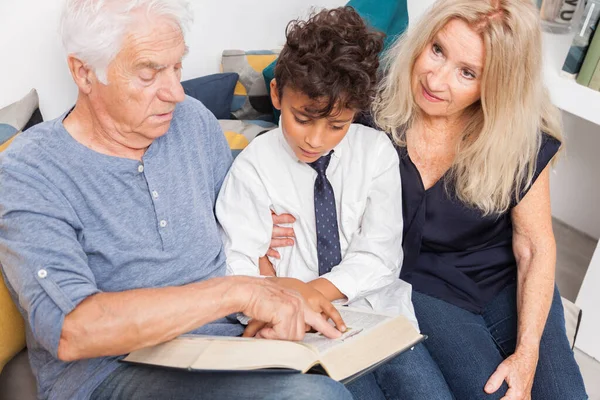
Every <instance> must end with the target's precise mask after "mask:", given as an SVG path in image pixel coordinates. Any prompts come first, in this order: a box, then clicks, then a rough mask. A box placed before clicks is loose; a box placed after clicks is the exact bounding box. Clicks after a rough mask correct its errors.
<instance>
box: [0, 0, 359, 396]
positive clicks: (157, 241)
mask: <svg viewBox="0 0 600 400" xmlns="http://www.w3.org/2000/svg"><path fill="white" fill-rule="evenodd" d="M189 15H190V11H189V8H188V6H187V5H186V3H185V2H184V1H183V0H104V1H102V0H68V1H67V5H66V9H65V12H64V14H63V20H62V35H63V41H64V44H65V47H66V50H67V53H68V54H69V56H68V65H69V69H70V72H71V74H72V76H73V80H74V81H75V83H76V85H77V87H78V88H79V96H78V99H77V103H76V105H75V107H74V108H73V109H71V110H70V111H68V112H66V113H65V114H63V115H62V116H60V117H59V118H57V119H56V120H53V121H49V122H45V123H43V124H41V125H38V126H36V127H35V128H32V129H31V130H29V131H28V132H26V133H24V134H22V135H21V136H20V137H19V138H18V139H17V140H15V142H14V143H13V144H12V146H11V147H10V148H9V150H8V151H7V152H5V153H4V154H3V155H2V158H1V164H0V187H2V196H1V197H0V262H1V263H2V265H3V272H4V275H5V278H6V282H7V285H8V286H9V290H10V291H11V294H12V295H13V298H14V300H15V302H16V303H17V304H18V306H19V308H20V311H21V313H22V314H23V316H24V317H25V321H26V324H27V343H28V347H29V354H30V360H31V365H32V367H33V370H34V373H35V375H36V377H37V381H38V386H39V398H41V399H61V400H64V399H88V398H92V399H163V398H169V399H204V398H218V399H226V398H236V399H245V398H248V399H250V398H252V399H254V398H311V399H312V398H323V399H338V398H339V399H342V398H344V399H345V398H349V397H350V395H349V393H348V392H347V391H346V389H345V388H344V387H343V385H341V384H339V383H337V382H334V381H332V380H330V379H329V378H326V377H322V376H311V375H300V374H283V373H268V374H267V373H252V374H233V373H217V374H210V373H206V374H192V373H187V372H185V371H184V372H179V371H170V370H162V369H152V368H145V367H140V366H131V365H125V364H119V363H118V360H119V359H120V358H121V357H122V355H123V354H126V353H128V352H131V351H133V350H135V349H139V348H142V347H145V346H149V345H154V344H157V343H161V342H164V341H166V340H170V339H172V338H174V337H176V336H178V335H180V334H183V333H186V332H196V333H205V334H213V335H239V334H241V333H242V330H243V329H242V326H241V325H239V324H238V323H237V322H236V321H235V320H234V318H226V317H227V316H228V315H230V314H232V313H236V312H243V313H245V314H247V315H249V316H250V317H253V318H255V319H258V320H262V321H265V322H267V323H268V324H269V325H268V328H266V329H265V330H264V331H263V332H262V336H263V337H267V338H274V339H292V340H293V339H300V338H302V336H303V335H304V332H305V324H308V325H312V326H313V327H314V328H315V329H317V330H320V331H321V332H322V333H324V334H326V335H328V336H331V337H336V336H337V335H339V332H337V331H336V330H335V329H334V328H333V327H332V326H331V325H329V324H328V323H327V322H325V320H324V319H323V318H322V317H321V316H320V315H319V314H317V313H315V312H313V311H311V310H310V309H309V308H307V307H306V306H305V304H304V302H303V301H302V299H301V297H300V296H299V295H297V294H296V293H294V292H291V291H287V290H286V289H284V288H282V287H280V286H278V285H277V284H276V283H273V282H272V281H270V280H267V279H253V278H247V277H223V276H224V274H225V258H224V254H223V249H222V245H221V241H220V236H219V233H218V228H217V223H216V220H215V217H214V214H213V207H214V203H215V197H216V195H217V193H218V191H219V188H220V186H221V183H222V181H223V179H224V177H225V174H226V172H227V170H228V168H229V166H230V163H231V155H230V151H229V149H228V147H227V144H226V142H225V140H224V137H223V134H222V132H221V130H220V128H219V125H218V123H217V121H216V120H215V118H214V117H213V116H212V115H211V114H210V113H209V112H208V111H207V110H206V108H204V107H203V106H202V105H201V104H200V103H199V102H197V101H195V100H193V99H191V98H186V97H185V95H184V93H183V90H182V87H181V85H180V83H179V80H180V75H181V61H182V58H183V56H184V55H185V53H186V51H187V49H186V46H185V42H184V36H183V33H184V31H185V29H184V28H185V26H186V24H188V23H189ZM324 301H325V300H324ZM330 306H331V305H330V304H325V303H324V307H330Z"/></svg>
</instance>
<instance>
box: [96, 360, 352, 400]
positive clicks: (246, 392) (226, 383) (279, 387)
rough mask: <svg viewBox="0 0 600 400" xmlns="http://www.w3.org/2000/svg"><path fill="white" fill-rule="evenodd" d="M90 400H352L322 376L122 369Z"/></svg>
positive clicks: (334, 383) (128, 366) (148, 368)
mask: <svg viewBox="0 0 600 400" xmlns="http://www.w3.org/2000/svg"><path fill="white" fill-rule="evenodd" d="M91 399H92V400H109V399H110V400H142V399H143V400H167V399H168V400H201V399H211V400H212V399H219V400H227V399H235V400H244V399H248V400H256V399H269V400H275V399H277V400H280V399H281V400H282V399H306V400H309V399H310V400H313V399H314V400H330V399H331V400H352V395H351V394H350V393H349V392H348V390H347V389H346V388H345V387H344V385H342V384H341V383H338V382H336V381H334V380H332V379H330V378H328V377H326V376H323V375H305V374H298V373H292V374H289V373H279V372H264V373H263V372H252V373H230V372H219V373H208V372H207V373H203V372H201V373H197V372H189V371H185V370H174V369H163V368H153V367H145V366H141V365H122V366H120V367H119V368H118V369H116V370H115V371H114V372H113V373H112V374H111V375H109V377H108V378H107V379H106V380H105V381H104V382H102V383H101V384H100V386H99V387H98V388H97V389H96V390H95V391H94V393H93V394H92V397H91Z"/></svg>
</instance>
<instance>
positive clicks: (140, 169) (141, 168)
mask: <svg viewBox="0 0 600 400" xmlns="http://www.w3.org/2000/svg"><path fill="white" fill-rule="evenodd" d="M138 172H139V173H142V172H144V166H143V165H138Z"/></svg>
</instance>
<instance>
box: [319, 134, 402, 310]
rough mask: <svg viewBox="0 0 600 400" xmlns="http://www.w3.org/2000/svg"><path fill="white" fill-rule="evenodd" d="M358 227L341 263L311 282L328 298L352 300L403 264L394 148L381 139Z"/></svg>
mask: <svg viewBox="0 0 600 400" xmlns="http://www.w3.org/2000/svg"><path fill="white" fill-rule="evenodd" d="M382 139H384V140H385V142H382V143H381V145H380V147H381V150H380V152H379V154H378V157H377V160H380V161H378V164H379V165H378V169H377V171H376V173H375V174H374V177H373V180H372V182H371V185H370V186H369V188H368V191H369V193H368V196H367V205H366V208H365V212H364V214H363V217H362V223H361V226H360V228H359V230H358V232H356V233H355V234H354V236H353V237H352V241H351V242H350V245H349V246H348V250H347V251H346V254H345V255H344V257H343V259H342V262H341V263H340V264H339V265H338V266H336V267H334V268H333V269H332V270H331V272H329V273H327V274H325V275H323V276H321V277H320V278H318V279H316V280H315V281H313V282H311V283H310V284H311V286H313V287H314V288H315V289H317V290H319V291H320V292H321V293H323V295H324V296H325V297H327V299H329V300H330V301H333V300H337V299H343V298H347V299H348V301H349V302H352V301H353V300H354V299H356V298H358V297H363V296H365V295H367V294H369V293H372V292H374V291H376V290H378V289H380V288H382V287H384V286H386V285H388V284H390V283H392V282H394V281H395V280H396V279H398V277H399V274H400V266H401V264H402V254H403V253H402V229H403V224H402V187H401V183H400V170H399V160H398V154H397V153H396V150H395V149H394V148H393V146H392V145H391V143H390V142H389V140H387V138H382Z"/></svg>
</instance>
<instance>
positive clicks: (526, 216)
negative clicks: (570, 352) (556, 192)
mask: <svg viewBox="0 0 600 400" xmlns="http://www.w3.org/2000/svg"><path fill="white" fill-rule="evenodd" d="M549 168H550V167H546V168H545V169H544V170H543V171H542V173H541V174H540V175H539V177H538V179H537V180H536V181H535V183H534V184H533V186H532V187H531V189H530V190H529V192H528V193H527V195H526V196H525V197H524V198H523V199H522V200H521V202H520V203H519V204H518V205H517V206H516V207H515V208H514V209H513V211H512V215H511V216H512V222H513V251H514V254H515V258H516V260H517V313H518V326H517V347H516V350H515V353H514V354H513V355H512V356H510V357H509V358H507V359H506V360H505V361H504V362H503V363H502V364H500V366H499V367H498V369H497V370H496V372H495V373H494V374H493V375H492V377H491V378H490V380H489V381H488V383H487V385H486V387H485V390H486V392H488V393H492V392H495V391H496V390H498V388H499V387H500V385H501V384H502V382H503V381H504V380H506V382H507V384H508V386H509V390H508V392H507V396H506V397H507V398H509V399H513V398H514V399H521V398H529V396H530V393H531V386H532V385H533V378H534V375H535V369H536V366H537V361H538V352H539V345H540V340H541V337H542V333H543V331H544V327H545V325H546V319H547V317H548V312H549V310H550V305H551V303H552V296H553V292H554V272H555V266H556V243H555V241H554V234H553V232H552V215H551V212H550V173H549Z"/></svg>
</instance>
